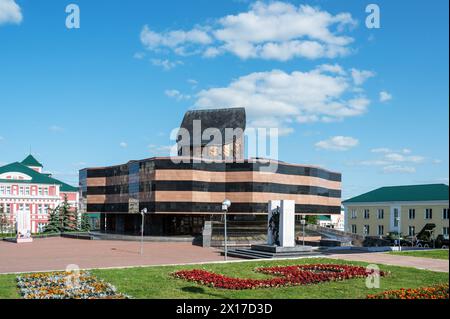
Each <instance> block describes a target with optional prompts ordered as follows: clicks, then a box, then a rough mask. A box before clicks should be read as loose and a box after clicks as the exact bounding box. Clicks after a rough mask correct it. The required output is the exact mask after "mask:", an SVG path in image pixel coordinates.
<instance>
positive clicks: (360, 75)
mask: <svg viewBox="0 0 450 319" xmlns="http://www.w3.org/2000/svg"><path fill="white" fill-rule="evenodd" d="M351 73H352V78H353V82H355V84H356V85H357V86H360V85H362V84H364V82H366V81H367V80H368V79H370V78H371V77H374V76H375V73H374V72H372V71H367V70H358V69H351Z"/></svg>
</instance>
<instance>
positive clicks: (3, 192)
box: [0, 186, 5, 195]
mask: <svg viewBox="0 0 450 319" xmlns="http://www.w3.org/2000/svg"><path fill="white" fill-rule="evenodd" d="M0 194H1V195H3V194H5V186H0Z"/></svg>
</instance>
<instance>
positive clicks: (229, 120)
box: [179, 107, 247, 146]
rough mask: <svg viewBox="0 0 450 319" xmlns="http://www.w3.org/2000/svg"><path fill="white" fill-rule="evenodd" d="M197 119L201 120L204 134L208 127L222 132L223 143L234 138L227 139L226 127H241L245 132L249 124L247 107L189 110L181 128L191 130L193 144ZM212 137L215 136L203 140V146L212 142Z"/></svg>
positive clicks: (227, 142)
mask: <svg viewBox="0 0 450 319" xmlns="http://www.w3.org/2000/svg"><path fill="white" fill-rule="evenodd" d="M196 120H200V121H201V132H202V134H203V132H204V131H205V130H206V129H208V128H217V129H218V130H219V131H220V133H221V134H222V138H223V142H222V144H229V143H231V142H233V140H230V141H228V140H227V136H226V134H225V129H227V128H231V129H233V130H234V129H237V128H239V129H242V132H244V131H245V129H246V125H247V116H246V113H245V108H243V107H235V108H223V109H207V110H193V111H188V112H187V113H186V114H185V116H184V119H183V122H182V123H181V126H180V128H184V129H186V130H187V131H188V132H189V134H190V137H191V145H193V143H194V141H193V140H194V138H193V136H194V135H193V131H194V128H193V123H194V121H196ZM231 138H232V137H231ZM212 139H213V137H209V139H207V140H202V142H201V143H202V146H203V145H206V144H210V142H211V141H212ZM228 139H230V137H228ZM179 141H180V140H179Z"/></svg>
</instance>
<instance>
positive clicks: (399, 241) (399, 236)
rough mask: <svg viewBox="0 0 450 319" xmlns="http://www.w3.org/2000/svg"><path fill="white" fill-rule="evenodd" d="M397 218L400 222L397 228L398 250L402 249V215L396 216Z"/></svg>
mask: <svg viewBox="0 0 450 319" xmlns="http://www.w3.org/2000/svg"><path fill="white" fill-rule="evenodd" d="M396 220H397V223H398V228H397V230H398V250H399V251H402V239H401V235H400V234H401V233H400V221H401V220H400V216H398V217H397V218H396Z"/></svg>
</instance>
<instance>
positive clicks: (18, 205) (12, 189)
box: [0, 155, 79, 233]
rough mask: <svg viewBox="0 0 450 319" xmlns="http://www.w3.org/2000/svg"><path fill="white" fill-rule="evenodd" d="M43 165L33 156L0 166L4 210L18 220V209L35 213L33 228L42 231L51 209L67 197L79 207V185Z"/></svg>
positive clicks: (1, 206) (0, 197)
mask: <svg viewBox="0 0 450 319" xmlns="http://www.w3.org/2000/svg"><path fill="white" fill-rule="evenodd" d="M42 169H43V165H42V164H41V163H40V162H39V161H38V160H37V159H36V158H35V157H34V156H33V155H29V156H27V157H26V158H25V159H24V160H23V161H22V162H14V163H11V164H8V165H4V166H0V211H3V212H5V213H7V215H9V219H10V221H11V223H12V224H14V220H15V218H16V217H15V216H16V214H17V212H19V211H24V212H26V213H29V214H30V215H31V228H32V229H31V231H32V232H33V233H36V232H39V231H41V230H42V229H43V228H44V227H45V225H46V224H47V222H48V213H49V211H50V210H52V209H54V208H56V207H57V206H58V205H59V204H60V203H61V202H62V201H64V200H65V199H66V198H67V200H68V202H69V205H70V206H71V207H73V209H77V208H78V203H79V194H78V188H77V187H74V186H71V185H69V184H67V183H65V182H62V181H60V180H58V179H56V178H53V177H52V175H51V174H49V173H43V172H42Z"/></svg>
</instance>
